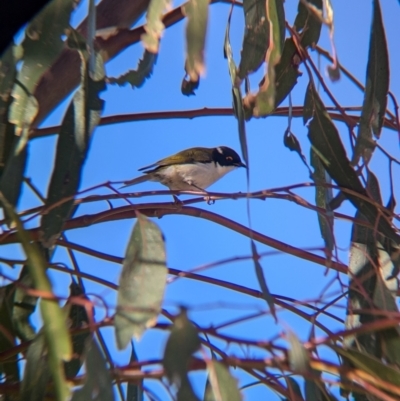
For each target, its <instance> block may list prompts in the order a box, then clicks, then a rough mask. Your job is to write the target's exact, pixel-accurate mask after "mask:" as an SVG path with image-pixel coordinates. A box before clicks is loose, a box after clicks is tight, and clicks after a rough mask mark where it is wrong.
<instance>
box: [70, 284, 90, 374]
mask: <svg viewBox="0 0 400 401" xmlns="http://www.w3.org/2000/svg"><path fill="white" fill-rule="evenodd" d="M69 288H70V298H71V297H77V298H80V299H82V300H84V301H89V298H87V297H86V296H85V290H84V288H82V287H81V286H80V285H79V284H78V283H76V282H75V281H72V282H71V285H70V286H69ZM71 302H72V304H71V305H70V306H69V316H68V319H69V323H70V324H69V329H70V330H72V331H73V330H74V329H82V328H85V327H88V325H89V316H88V313H87V310H86V308H85V306H83V305H79V304H77V303H73V300H71ZM68 303H69V302H68ZM89 337H91V333H90V332H89V331H88V332H84V333H78V334H72V350H73V356H72V358H71V360H70V361H68V362H65V364H64V369H65V376H66V377H67V378H68V379H73V378H74V377H75V376H76V375H77V374H78V372H79V370H80V369H81V367H82V363H83V358H82V356H83V353H84V349H85V344H86V343H87V341H88V338H89Z"/></svg>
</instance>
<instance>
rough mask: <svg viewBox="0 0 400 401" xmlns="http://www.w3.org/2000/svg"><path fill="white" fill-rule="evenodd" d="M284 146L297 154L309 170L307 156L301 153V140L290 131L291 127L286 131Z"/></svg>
mask: <svg viewBox="0 0 400 401" xmlns="http://www.w3.org/2000/svg"><path fill="white" fill-rule="evenodd" d="M283 144H284V145H285V146H286V147H287V148H288V149H290V150H291V151H292V152H296V153H297V154H298V155H299V156H300V159H301V161H302V162H303V163H304V164H305V165H306V167H307V168H308V169H309V167H308V164H307V160H306V158H305V156H304V155H303V153H302V151H301V146H300V142H299V140H298V139H297V138H296V136H295V135H294V134H293V132H291V131H290V127H288V128H287V129H286V131H285V134H284V136H283Z"/></svg>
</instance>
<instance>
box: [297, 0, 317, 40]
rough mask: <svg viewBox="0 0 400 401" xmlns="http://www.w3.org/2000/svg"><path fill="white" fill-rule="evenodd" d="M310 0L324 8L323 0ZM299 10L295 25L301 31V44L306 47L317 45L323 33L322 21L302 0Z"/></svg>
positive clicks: (309, 0)
mask: <svg viewBox="0 0 400 401" xmlns="http://www.w3.org/2000/svg"><path fill="white" fill-rule="evenodd" d="M308 2H309V3H311V4H313V5H314V6H315V7H317V8H318V9H320V10H322V0H308ZM297 10H298V12H297V16H296V19H295V21H294V27H295V29H296V31H297V32H299V33H300V36H301V44H302V45H303V46H304V47H308V46H313V45H316V44H317V43H318V40H319V36H320V34H321V25H322V24H321V21H319V20H318V19H317V18H315V17H314V16H313V15H312V14H311V13H310V12H309V11H308V8H307V7H306V6H305V5H304V4H303V3H302V1H301V0H300V1H299V5H298V8H297Z"/></svg>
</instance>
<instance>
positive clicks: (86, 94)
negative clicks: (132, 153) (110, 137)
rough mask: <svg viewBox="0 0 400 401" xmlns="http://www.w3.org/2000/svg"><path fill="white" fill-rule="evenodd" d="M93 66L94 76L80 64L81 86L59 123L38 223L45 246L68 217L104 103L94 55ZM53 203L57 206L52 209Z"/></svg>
mask: <svg viewBox="0 0 400 401" xmlns="http://www.w3.org/2000/svg"><path fill="white" fill-rule="evenodd" d="M95 67H96V71H95V74H94V75H93V74H89V71H88V64H87V62H86V61H83V63H82V82H81V86H80V88H79V89H78V90H77V92H76V93H75V95H74V97H73V99H72V101H71V103H70V105H69V106H68V109H67V112H66V114H65V116H64V119H63V122H62V124H61V129H60V133H59V135H58V142H57V150H56V160H55V164H54V169H53V173H52V176H51V180H50V185H49V188H48V193H47V197H46V207H47V208H50V207H51V209H50V210H49V211H47V213H45V214H44V215H43V216H42V220H41V234H42V238H41V240H42V243H43V245H44V246H45V247H50V246H51V245H52V244H53V243H54V241H55V240H56V239H57V238H58V236H59V235H60V233H61V231H62V227H63V224H64V222H65V221H66V220H67V219H68V218H69V217H70V214H71V211H72V208H73V202H74V199H73V198H74V196H75V194H76V192H77V190H78V188H79V184H80V181H81V174H82V168H83V164H84V162H85V160H86V155H87V152H88V149H89V145H90V139H91V137H92V134H93V131H94V129H95V128H96V126H97V124H98V123H99V121H100V116H101V112H102V110H103V107H104V101H103V100H101V99H100V98H99V93H100V92H101V91H102V90H104V89H105V83H104V66H103V59H102V57H101V56H100V54H98V53H97V54H96V65H95ZM55 204H58V206H56V207H54V205H55Z"/></svg>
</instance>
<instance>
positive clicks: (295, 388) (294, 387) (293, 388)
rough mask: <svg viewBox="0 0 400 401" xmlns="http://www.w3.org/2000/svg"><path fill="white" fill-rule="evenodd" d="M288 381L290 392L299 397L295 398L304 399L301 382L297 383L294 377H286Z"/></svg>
mask: <svg viewBox="0 0 400 401" xmlns="http://www.w3.org/2000/svg"><path fill="white" fill-rule="evenodd" d="M285 380H286V383H287V388H288V391H289V393H290V394H293V395H295V396H296V397H297V398H295V399H296V400H297V401H301V400H303V395H302V394H301V389H300V386H299V384H298V383H297V381H296V380H294V379H293V377H290V376H289V377H285ZM285 401H290V400H289V399H287V398H285Z"/></svg>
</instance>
